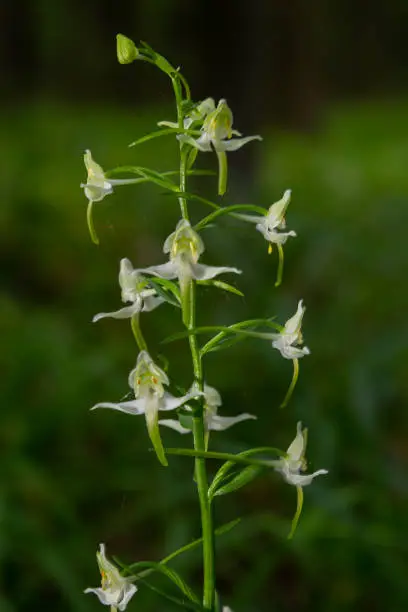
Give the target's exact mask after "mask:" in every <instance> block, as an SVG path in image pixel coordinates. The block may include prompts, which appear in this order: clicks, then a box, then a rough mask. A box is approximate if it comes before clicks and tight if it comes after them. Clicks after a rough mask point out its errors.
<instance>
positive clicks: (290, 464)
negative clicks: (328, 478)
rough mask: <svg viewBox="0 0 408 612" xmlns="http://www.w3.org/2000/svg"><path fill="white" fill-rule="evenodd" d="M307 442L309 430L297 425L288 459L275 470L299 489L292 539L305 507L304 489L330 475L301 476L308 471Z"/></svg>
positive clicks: (321, 472) (278, 464) (315, 473)
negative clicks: (321, 476)
mask: <svg viewBox="0 0 408 612" xmlns="http://www.w3.org/2000/svg"><path fill="white" fill-rule="evenodd" d="M306 442H307V429H303V430H302V423H300V422H299V423H298V424H297V434H296V437H295V439H294V440H293V442H292V443H291V444H290V446H289V448H288V450H287V451H286V457H281V459H280V460H279V461H278V462H277V464H276V465H275V470H276V471H277V472H280V473H281V474H282V476H283V478H284V479H285V480H286V482H287V483H289V484H291V485H293V486H295V487H296V489H297V496H298V501H297V510H296V514H295V516H294V519H293V521H292V529H291V532H290V534H289V537H290V538H291V537H292V536H293V534H294V532H295V529H296V526H297V523H298V521H299V517H300V513H301V511H302V506H303V491H302V487H306V486H307V485H309V484H310V483H311V482H312V480H313V479H314V478H316V476H320V475H322V474H328V471H327V470H317V471H316V472H313V474H301V473H300V472H302V471H305V470H306V460H305V451H306Z"/></svg>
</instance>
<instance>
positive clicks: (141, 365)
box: [81, 48, 327, 612]
mask: <svg viewBox="0 0 408 612" xmlns="http://www.w3.org/2000/svg"><path fill="white" fill-rule="evenodd" d="M135 49H136V48H135ZM125 51H126V52H127V48H126V49H125ZM131 51H132V53H131V56H130V57H131V60H132V61H133V59H134V57H136V55H137V53H136V51H137V50H136V51H135V50H134V49H133V48H131ZM137 52H138V51H137ZM135 53H136V55H135ZM122 55H123V58H122V59H123V63H126V62H127V61H128V56H127V55H126V53H124V52H123V53H122ZM132 58H133V59H132ZM129 61H130V60H129ZM232 122H233V117H232V112H231V110H230V108H229V107H228V105H227V103H226V101H225V100H223V99H222V100H220V101H219V103H218V105H217V106H216V105H215V102H214V100H213V99H212V98H207V99H205V100H204V101H203V102H201V103H200V104H198V105H197V106H195V107H194V108H193V109H192V110H191V112H190V113H189V114H188V115H187V116H186V117H185V119H184V133H180V130H179V132H178V133H177V138H178V139H179V141H180V142H182V143H185V144H187V145H190V147H192V149H194V150H196V151H201V152H210V151H215V153H216V154H217V156H218V160H219V194H220V195H222V194H223V193H224V191H225V189H226V157H225V153H226V152H228V151H235V150H237V149H239V148H240V147H242V146H244V145H245V144H247V143H248V142H250V141H252V140H261V137H260V136H258V135H256V136H248V137H244V138H242V137H241V134H240V133H239V132H237V131H236V130H233V129H232ZM159 125H160V126H166V127H168V128H171V129H173V128H174V130H177V129H178V127H179V125H178V124H176V123H172V122H168V121H162V122H160V124H159ZM196 127H197V128H199V132H197V131H195V132H194V128H196ZM190 130H191V131H192V133H193V134H194V133H195V134H196V135H197V133H198V134H199V136H198V137H197V138H193V136H192V135H191V133H189V131H190ZM233 136H236V137H238V138H233ZM84 161H85V166H86V169H87V182H86V183H85V184H82V185H81V187H83V189H84V192H85V195H86V197H87V199H88V201H89V206H90V207H91V206H92V204H93V202H100V201H101V200H103V198H104V197H105V196H107V195H109V194H111V193H112V192H113V188H114V186H115V185H123V184H126V183H134V182H136V181H135V179H121V180H114V179H110V178H107V177H106V176H105V173H104V171H103V169H102V167H101V166H100V165H99V164H97V163H96V162H95V161H94V160H93V158H92V155H91V152H90V151H89V150H87V151H86V152H85V157H84ZM290 198H291V191H290V190H287V191H285V193H284V194H283V197H282V198H281V199H280V200H279V201H277V202H275V203H274V204H272V206H271V207H270V208H269V210H266V209H265V214H264V215H263V216H258V215H244V214H238V215H236V216H238V217H239V218H241V219H242V220H244V221H247V222H249V223H255V224H256V229H257V230H258V231H259V232H260V233H261V234H262V235H263V236H264V238H265V239H266V240H267V241H268V243H269V250H271V248H272V245H273V244H276V245H278V248H279V249H281V247H282V245H283V244H284V243H285V242H286V241H287V239H288V238H289V237H294V236H296V233H295V232H294V231H293V230H291V231H284V230H285V229H286V221H285V214H286V210H287V208H288V205H289V203H290ZM92 228H93V226H92ZM90 229H91V225H90ZM204 250H205V247H204V243H203V240H202V238H201V236H200V235H199V234H198V233H197V231H195V229H194V228H193V227H192V226H191V225H190V223H189V221H187V220H186V219H181V220H180V221H179V222H178V223H177V226H176V228H175V230H174V231H173V232H172V233H171V234H170V235H169V236H168V237H167V239H166V240H165V242H164V246H163V252H164V253H165V254H166V255H168V261H166V262H165V263H162V264H159V265H154V266H148V267H144V268H139V269H134V268H133V265H132V263H131V262H130V261H129V259H127V258H124V259H122V260H121V261H120V268H119V286H120V290H121V299H122V302H124V303H125V304H127V305H126V306H124V307H123V308H120V309H119V310H116V311H113V312H102V313H99V314H96V315H95V316H94V318H93V321H94V322H96V321H99V320H100V319H103V318H106V317H111V318H114V319H127V318H129V319H132V321H134V319H135V317H138V316H139V313H142V312H150V311H152V310H154V309H155V308H157V307H158V306H160V305H161V304H163V303H164V302H165V301H166V300H165V298H164V297H163V296H162V295H161V294H160V293H159V292H158V289H157V287H158V285H157V282H158V280H156V281H155V282H153V281H154V278H156V279H163V282H164V281H171V280H174V279H177V280H178V283H179V287H180V293H179V294H178V295H179V296H180V300H181V305H182V307H183V312H184V310H185V309H186V308H187V302H188V299H189V288H190V287H191V284H192V282H193V281H194V280H195V281H208V280H211V279H214V278H215V277H217V276H218V275H220V274H226V273H233V274H241V270H238V269H237V268H233V267H227V266H221V267H217V266H208V265H205V264H203V263H201V262H199V259H200V257H201V256H202V254H203V252H204ZM280 252H281V251H280ZM152 277H153V278H152ZM155 283H156V284H155ZM304 313H305V307H304V306H303V301H302V300H300V301H299V302H298V306H297V310H296V312H295V314H294V315H293V316H292V317H290V318H289V319H288V320H287V321H286V323H285V325H284V326H282V328H279V329H280V331H279V333H273V334H271V333H270V334H263V337H267V338H269V339H271V340H272V347H273V348H275V349H277V350H278V351H279V352H280V354H281V355H282V357H283V358H285V359H290V360H292V361H293V363H294V368H295V372H297V368H298V360H299V359H300V358H302V357H304V356H306V355H309V354H310V351H309V349H308V347H307V346H304V345H303V337H302V331H301V327H302V320H303V316H304ZM260 335H261V336H262V334H260ZM141 348H142V347H141ZM296 376H297V374H296ZM169 384H170V381H169V378H168V376H167V374H166V372H164V371H163V370H162V369H161V368H160V367H159V366H158V365H157V364H156V363H155V362H154V360H153V359H152V357H151V356H150V355H149V353H148V351H147V350H140V352H139V355H138V357H137V362H136V366H135V368H134V369H133V370H132V371H131V372H130V374H129V386H130V388H131V389H132V391H133V394H134V399H131V400H128V401H120V402H116V403H114V402H100V403H97V404H96V405H95V406H93V408H92V410H94V409H96V408H110V409H113V410H117V411H120V412H124V413H127V414H130V415H144V416H145V419H146V425H147V430H148V433H149V436H150V439H151V441H152V443H153V446H154V448H155V451H156V454H157V456H158V458H159V460H160V461H161V463H162V464H164V465H167V460H166V456H165V451H164V448H163V445H162V442H161V437H160V432H159V426H164V427H168V428H171V429H173V430H175V431H177V432H179V433H180V434H188V433H191V431H192V428H193V416H194V407H192V406H191V405H188V403H189V402H194V401H195V400H197V399H198V398H201V401H202V405H203V419H204V432H205V445H206V448H207V446H208V439H209V435H210V432H211V431H222V430H225V429H228V428H229V427H231V426H233V425H235V424H237V423H240V422H242V421H246V420H250V419H256V418H257V417H256V416H255V415H253V414H249V413H246V412H245V413H242V414H239V415H236V416H229V417H226V416H220V415H219V414H218V408H219V407H220V406H221V404H222V400H221V396H220V394H219V393H218V391H217V390H216V389H214V388H213V387H211V386H209V385H207V384H204V387H203V390H202V391H201V390H200V389H199V388H198V386H197V384H196V383H195V382H194V383H193V384H192V385H191V387H190V389H189V391H188V392H187V393H185V394H184V395H180V396H177V397H176V396H174V395H172V394H171V393H169V392H168V391H166V390H165V387H167V386H168V385H169ZM192 405H193V404H192ZM177 409H180V410H179V414H178V418H177V419H176V418H174V419H167V418H165V419H160V418H159V412H168V411H174V410H177ZM305 449H306V430H302V426H301V423H298V426H297V435H296V437H295V439H294V440H293V442H292V443H291V444H290V446H289V448H288V450H287V452H286V454H285V455H284V456H282V457H281V458H280V459H279V460H278V461H274V462H272V463H271V465H273V467H274V468H275V470H276V471H278V472H279V473H280V474H281V475H282V477H283V478H284V480H285V481H286V482H287V483H289V484H290V485H293V486H295V487H297V489H298V494H299V491H301V489H302V487H304V486H306V485H309V484H310V483H311V482H312V480H313V479H314V478H315V477H316V476H318V475H321V474H327V470H323V469H320V470H317V471H315V472H313V473H312V474H304V473H302V472H304V471H305V469H306V461H305ZM97 562H98V566H99V569H100V573H101V577H102V584H101V587H99V588H94V589H86V591H85V592H86V593H94V594H96V595H97V597H98V598H99V600H100V602H101V603H102V604H105V605H108V606H111V608H112V610H119V611H120V612H122V611H123V610H125V608H126V606H127V604H128V602H129V600H130V599H131V598H132V596H133V595H134V594H135V592H136V591H137V587H136V586H135V584H134V580H135V577H123V576H121V574H120V573H119V570H118V568H117V567H116V566H115V565H113V564H112V563H111V562H110V561H108V560H107V558H106V556H105V546H104V545H103V544H101V545H100V550H99V551H98V552H97ZM223 612H232V611H231V609H230V608H228V607H223Z"/></svg>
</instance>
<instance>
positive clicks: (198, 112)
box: [157, 98, 215, 130]
mask: <svg viewBox="0 0 408 612" xmlns="http://www.w3.org/2000/svg"><path fill="white" fill-rule="evenodd" d="M214 110H215V102H214V100H213V98H206V99H205V100H202V102H199V104H197V106H195V107H194V108H193V109H192V110H191V111H190V112H189V113H188V114H187V115H186V117H185V118H184V121H183V127H184V129H186V130H187V129H188V128H189V127H190V126H191V125H193V123H196V122H198V121H201V122H202V121H203V119H204V118H205V117H206V116H207V115H208V114H209V113H211V112H213V111H214ZM157 125H159V126H160V127H162V126H165V127H171V128H174V129H177V128H178V127H179V124H178V123H174V122H173V121H160V122H159V123H158V124H157Z"/></svg>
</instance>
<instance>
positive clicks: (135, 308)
mask: <svg viewBox="0 0 408 612" xmlns="http://www.w3.org/2000/svg"><path fill="white" fill-rule="evenodd" d="M140 306H141V304H140V302H135V303H134V304H132V306H126V307H125V308H121V309H120V310H116V311H115V312H100V313H99V314H97V315H95V316H94V318H93V319H92V323H96V321H99V320H100V319H106V318H107V317H110V318H112V319H130V318H131V317H133V315H134V314H136V313H138V312H140V310H141V309H140ZM143 310H144V309H143Z"/></svg>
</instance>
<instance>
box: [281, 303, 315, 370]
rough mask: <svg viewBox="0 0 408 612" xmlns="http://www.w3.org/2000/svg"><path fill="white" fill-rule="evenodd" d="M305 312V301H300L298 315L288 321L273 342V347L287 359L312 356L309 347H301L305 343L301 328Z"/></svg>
mask: <svg viewBox="0 0 408 612" xmlns="http://www.w3.org/2000/svg"><path fill="white" fill-rule="evenodd" d="M305 310H306V308H305V307H304V306H303V300H300V301H299V303H298V307H297V311H296V313H295V314H294V315H293V317H291V318H290V319H289V320H288V321H286V323H285V327H284V328H283V330H282V331H281V332H280V333H279V334H277V335H276V339H275V340H273V342H272V346H273V347H274V348H276V349H278V351H280V353H281V355H282V357H284V358H285V359H300V358H301V357H304V355H309V354H310V350H309V349H308V348H307V346H303V347H300V346H299V345H300V344H302V343H303V338H302V332H301V326H302V319H303V315H304V313H305Z"/></svg>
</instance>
